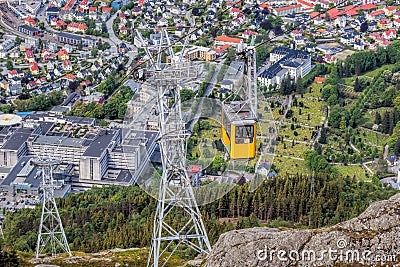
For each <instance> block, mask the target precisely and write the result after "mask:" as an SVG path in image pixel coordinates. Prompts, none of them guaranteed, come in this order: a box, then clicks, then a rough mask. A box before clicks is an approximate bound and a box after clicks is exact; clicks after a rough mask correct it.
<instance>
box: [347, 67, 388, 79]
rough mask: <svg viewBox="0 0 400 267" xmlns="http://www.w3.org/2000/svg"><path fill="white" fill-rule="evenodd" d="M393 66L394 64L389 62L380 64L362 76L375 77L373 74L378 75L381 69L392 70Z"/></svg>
mask: <svg viewBox="0 0 400 267" xmlns="http://www.w3.org/2000/svg"><path fill="white" fill-rule="evenodd" d="M394 68H395V64H389V65H385V66H382V67H380V68H377V69H376V70H372V71H369V72H366V73H364V74H363V75H362V76H369V77H375V76H377V75H378V73H379V72H381V71H383V70H393V69H394ZM354 79H355V78H354Z"/></svg>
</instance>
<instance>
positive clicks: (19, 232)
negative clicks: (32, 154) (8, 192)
mask: <svg viewBox="0 0 400 267" xmlns="http://www.w3.org/2000/svg"><path fill="white" fill-rule="evenodd" d="M310 188H311V177H309V176H305V175H294V176H284V177H275V178H271V179H269V180H267V181H265V182H264V183H263V184H262V185H261V186H260V187H259V188H258V189H257V190H256V191H255V192H252V193H250V192H249V191H248V186H247V185H244V186H236V187H235V188H234V189H233V190H232V191H231V192H229V193H228V194H227V195H225V196H224V197H222V198H221V199H219V200H217V201H215V202H214V203H211V204H208V205H206V206H203V207H201V211H202V213H203V218H204V223H205V226H206V228H207V231H208V235H209V238H210V241H211V243H212V244H214V243H215V242H216V241H217V240H218V237H219V236H220V235H221V234H222V233H223V232H226V231H229V230H233V229H239V228H246V227H253V226H258V225H260V223H262V224H263V225H269V226H275V227H276V226H285V227H323V226H327V225H332V224H335V223H337V222H340V221H343V220H346V219H349V218H352V217H354V216H357V215H358V214H359V213H361V212H362V211H363V210H364V209H365V208H366V207H367V206H368V205H369V203H370V202H372V201H377V200H380V199H387V198H389V197H390V196H391V195H393V194H394V193H395V190H394V189H390V188H385V189H382V188H381V187H380V186H377V185H375V184H374V183H364V182H358V181H356V180H355V178H350V177H332V176H331V175H327V174H318V175H315V182H314V188H315V190H314V191H313V192H310ZM58 206H59V209H60V213H61V216H62V218H63V223H64V226H65V231H66V235H67V238H68V241H69V243H70V246H71V250H74V251H84V252H96V251H99V250H105V249H110V248H116V247H119V248H128V247H145V246H149V244H150V240H151V231H152V225H153V217H154V212H155V210H156V201H155V199H153V198H152V197H150V196H149V195H147V194H146V193H145V192H144V191H143V190H142V189H141V188H139V187H137V186H130V187H118V186H111V187H103V188H93V189H91V190H89V191H87V192H85V193H79V194H72V195H70V196H69V197H67V198H65V199H59V200H58ZM39 218H40V207H39V206H38V207H36V208H35V209H24V210H19V211H17V212H15V213H9V214H8V215H7V219H6V221H5V223H4V233H5V241H4V244H2V245H4V246H5V247H6V248H8V249H15V250H20V251H33V250H34V249H35V244H36V238H37V227H38V225H39ZM173 218H174V221H173V222H171V223H172V224H173V225H178V224H184V223H185V221H184V219H182V217H181V216H180V215H179V214H178V213H177V214H176V216H173ZM221 218H224V220H220V219H221ZM226 218H236V219H238V220H235V224H233V223H232V222H230V221H229V220H227V219H226ZM221 221H224V222H221ZM232 221H233V220H232ZM0 243H1V241H0Z"/></svg>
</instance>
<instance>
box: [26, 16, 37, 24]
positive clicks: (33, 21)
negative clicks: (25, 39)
mask: <svg viewBox="0 0 400 267" xmlns="http://www.w3.org/2000/svg"><path fill="white" fill-rule="evenodd" d="M24 23H25V24H26V25H29V26H32V27H36V26H37V23H36V21H35V20H34V19H33V18H31V17H29V16H27V17H26V18H25V19H24Z"/></svg>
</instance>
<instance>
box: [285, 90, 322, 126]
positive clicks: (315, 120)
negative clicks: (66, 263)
mask: <svg viewBox="0 0 400 267" xmlns="http://www.w3.org/2000/svg"><path fill="white" fill-rule="evenodd" d="M297 101H298V103H299V104H298V105H297V107H295V106H292V108H291V109H292V110H293V117H295V118H297V120H298V122H302V123H303V124H305V125H306V126H307V125H308V126H320V125H321V124H323V123H324V122H325V120H326V113H325V111H324V110H325V107H326V104H325V102H323V101H318V100H313V99H309V98H301V97H298V98H297ZM301 102H302V103H303V107H300V103H301ZM300 110H301V115H300ZM308 117H310V120H308ZM285 120H286V121H289V120H288V119H285ZM290 120H291V119H290Z"/></svg>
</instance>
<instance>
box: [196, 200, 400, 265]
mask: <svg viewBox="0 0 400 267" xmlns="http://www.w3.org/2000/svg"><path fill="white" fill-rule="evenodd" d="M396 263H397V264H398V263H400V194H397V195H395V196H393V197H391V198H390V199H389V200H385V201H380V202H376V203H373V204H371V205H370V206H369V207H368V208H367V210H365V212H363V213H362V214H361V215H360V216H358V217H356V218H354V219H351V220H349V221H346V222H342V223H339V224H337V225H335V226H332V227H329V228H323V229H316V230H288V231H280V230H277V229H271V228H264V227H258V228H251V229H242V230H237V231H231V232H227V233H225V234H223V235H221V237H220V238H219V240H218V242H217V243H216V244H215V245H214V247H213V249H212V252H211V253H210V254H209V255H208V256H207V257H206V261H205V263H204V262H203V266H206V267H216V266H219V267H225V266H226V267H235V266H236V267H244V266H249V267H250V266H254V267H258V266H273V267H278V266H334V265H342V266H343V265H347V266H348V265H353V266H394V265H396ZM397 266H398V265H397Z"/></svg>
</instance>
